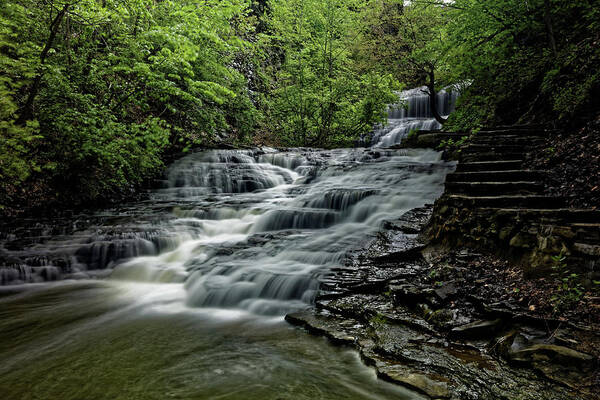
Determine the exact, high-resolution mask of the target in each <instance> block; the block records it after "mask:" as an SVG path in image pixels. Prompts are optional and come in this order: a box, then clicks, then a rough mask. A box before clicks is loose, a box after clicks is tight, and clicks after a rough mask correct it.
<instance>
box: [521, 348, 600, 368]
mask: <svg viewBox="0 0 600 400" xmlns="http://www.w3.org/2000/svg"><path fill="white" fill-rule="evenodd" d="M509 357H510V359H511V360H512V361H517V362H527V363H529V362H533V363H535V362H540V361H542V362H552V363H554V364H560V365H562V366H564V367H576V368H577V369H580V370H589V369H590V368H592V366H593V363H594V357H592V356H591V355H589V354H585V353H581V352H579V351H576V350H573V349H570V348H568V347H565V346H557V345H553V344H535V345H532V346H530V347H526V348H524V349H522V350H517V351H514V352H510V353H509Z"/></svg>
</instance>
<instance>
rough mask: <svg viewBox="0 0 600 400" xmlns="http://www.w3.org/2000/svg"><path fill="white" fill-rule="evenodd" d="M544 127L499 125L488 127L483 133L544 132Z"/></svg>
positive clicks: (536, 125) (534, 125)
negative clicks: (509, 131)
mask: <svg viewBox="0 0 600 400" xmlns="http://www.w3.org/2000/svg"><path fill="white" fill-rule="evenodd" d="M544 129H545V128H544V125H540V124H523V125H497V126H486V127H484V128H483V129H482V131H506V130H513V131H540V130H544Z"/></svg>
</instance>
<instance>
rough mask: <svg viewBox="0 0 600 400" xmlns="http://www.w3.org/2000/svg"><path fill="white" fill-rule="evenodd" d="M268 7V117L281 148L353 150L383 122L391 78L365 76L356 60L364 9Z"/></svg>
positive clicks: (346, 1) (292, 2) (330, 3)
mask: <svg viewBox="0 0 600 400" xmlns="http://www.w3.org/2000/svg"><path fill="white" fill-rule="evenodd" d="M269 6H270V10H271V14H270V17H269V21H268V22H269V27H270V35H269V36H268V37H267V38H266V39H267V40H266V42H265V47H266V48H267V52H268V54H270V55H271V62H270V63H269V65H268V66H267V71H268V74H269V75H270V77H271V85H272V92H271V93H269V94H268V110H267V113H268V116H269V119H270V120H271V121H272V123H273V125H272V126H271V130H273V131H275V132H277V135H278V138H279V139H280V141H281V142H282V143H283V144H285V145H302V146H325V147H331V146H339V145H348V144H350V143H352V141H353V140H355V139H356V138H357V137H358V136H359V135H360V134H362V133H364V132H366V131H368V130H370V129H372V127H373V125H374V124H375V123H377V122H380V121H382V120H383V119H384V118H385V112H384V111H385V105H386V103H388V102H390V101H391V100H392V99H393V96H392V88H393V86H394V82H393V79H392V78H391V76H389V75H379V74H376V73H368V72H367V73H366V72H364V71H360V70H359V68H358V62H357V58H356V57H355V54H353V44H354V42H355V41H356V40H357V39H358V38H359V37H360V35H361V29H360V21H359V17H360V11H361V9H362V8H363V7H364V6H365V3H364V2H362V1H357V0H325V1H318V0H284V1H271V2H270V3H269Z"/></svg>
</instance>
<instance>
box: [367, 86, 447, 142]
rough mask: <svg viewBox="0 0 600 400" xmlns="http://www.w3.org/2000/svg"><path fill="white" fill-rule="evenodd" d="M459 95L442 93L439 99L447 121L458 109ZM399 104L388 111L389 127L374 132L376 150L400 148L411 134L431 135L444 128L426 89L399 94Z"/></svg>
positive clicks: (437, 98) (438, 96) (442, 112)
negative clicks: (426, 132) (415, 132)
mask: <svg viewBox="0 0 600 400" xmlns="http://www.w3.org/2000/svg"><path fill="white" fill-rule="evenodd" d="M458 96H459V91H458V89H456V88H448V90H440V91H439V92H438V93H437V96H436V105H437V109H438V112H439V113H440V115H442V116H443V117H447V116H448V115H449V114H450V113H451V112H452V111H453V110H454V106H455V105H456V100H457V99H458ZM399 97H400V102H399V103H398V104H393V105H390V106H389V107H388V123H387V125H385V126H383V127H380V128H379V129H377V130H376V131H375V134H374V135H373V136H372V137H371V141H370V144H371V145H372V146H374V147H392V146H395V145H398V144H400V142H402V139H404V138H406V137H407V136H408V135H409V133H410V132H412V131H417V130H424V131H432V130H436V129H441V127H442V125H441V124H440V123H439V122H438V121H437V120H436V119H435V118H434V117H433V113H432V112H431V105H430V103H429V92H428V90H427V87H425V86H423V87H420V88H415V89H410V90H404V91H402V92H400V95H399Z"/></svg>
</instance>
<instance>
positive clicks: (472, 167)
mask: <svg viewBox="0 0 600 400" xmlns="http://www.w3.org/2000/svg"><path fill="white" fill-rule="evenodd" d="M522 163H523V161H522V160H505V161H478V162H469V163H458V164H457V166H456V172H478V171H506V170H514V169H519V168H521V164H522Z"/></svg>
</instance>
